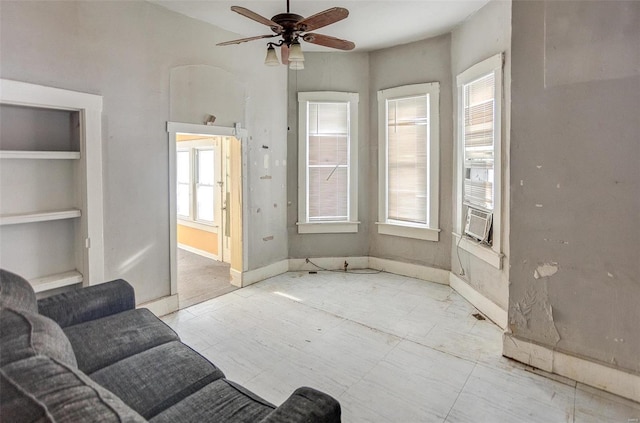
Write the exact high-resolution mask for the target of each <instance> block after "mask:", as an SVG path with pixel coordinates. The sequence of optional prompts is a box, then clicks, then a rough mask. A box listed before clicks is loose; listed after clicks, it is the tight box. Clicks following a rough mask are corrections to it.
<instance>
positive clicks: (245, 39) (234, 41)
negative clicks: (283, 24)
mask: <svg viewBox="0 0 640 423" xmlns="http://www.w3.org/2000/svg"><path fill="white" fill-rule="evenodd" d="M277 36H278V34H269V35H258V36H255V37H249V38H240V39H238V40H231V41H225V42H223V43H218V44H216V45H217V46H229V45H231V44H240V43H246V42H247V41H253V40H259V39H262V38H273V37H277Z"/></svg>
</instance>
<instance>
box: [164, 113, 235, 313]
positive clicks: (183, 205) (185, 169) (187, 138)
mask: <svg viewBox="0 0 640 423" xmlns="http://www.w3.org/2000/svg"><path fill="white" fill-rule="evenodd" d="M189 126H190V128H186V129H188V130H189V131H188V132H187V131H184V132H183V131H179V132H178V131H176V132H172V131H170V135H171V136H170V139H171V142H170V146H171V149H172V155H171V156H172V166H170V168H171V179H172V188H173V189H172V190H171V199H172V201H171V203H172V207H171V213H172V218H171V225H172V228H171V233H172V236H171V242H172V246H171V255H172V284H171V286H172V294H174V293H177V294H178V306H179V308H180V309H182V308H185V307H189V306H191V305H194V304H197V303H200V302H203V301H206V300H209V299H211V298H215V297H217V296H220V295H223V294H226V293H228V292H231V291H233V290H235V289H238V286H236V285H237V283H236V285H234V284H233V278H232V274H234V273H237V272H239V271H240V272H241V270H242V157H241V154H242V149H241V141H240V139H239V138H237V137H236V136H234V135H233V134H231V133H230V131H232V128H222V127H210V126H200V125H189Z"/></svg>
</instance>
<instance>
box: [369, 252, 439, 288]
mask: <svg viewBox="0 0 640 423" xmlns="http://www.w3.org/2000/svg"><path fill="white" fill-rule="evenodd" d="M369 268H370V269H375V270H382V271H385V272H389V273H393V274H396V275H401V276H408V277H411V278H416V279H421V280H423V281H429V282H436V283H441V284H443V285H449V273H450V272H449V271H448V270H442V269H436V268H435V267H428V266H422V265H419V264H412V263H403V262H400V261H394V260H387V259H382V258H378V257H369Z"/></svg>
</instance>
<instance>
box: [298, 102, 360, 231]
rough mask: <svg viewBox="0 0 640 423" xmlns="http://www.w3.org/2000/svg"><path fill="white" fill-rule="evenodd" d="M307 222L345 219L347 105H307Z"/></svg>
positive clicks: (347, 152)
mask: <svg viewBox="0 0 640 423" xmlns="http://www.w3.org/2000/svg"><path fill="white" fill-rule="evenodd" d="M307 105H308V126H307V127H308V136H307V163H308V166H307V172H308V175H307V207H308V220H309V221H310V222H313V221H347V220H348V219H349V141H350V140H349V103H348V102H340V103H328V102H308V103H307Z"/></svg>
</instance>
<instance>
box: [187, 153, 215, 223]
mask: <svg viewBox="0 0 640 423" xmlns="http://www.w3.org/2000/svg"><path fill="white" fill-rule="evenodd" d="M191 151H192V153H191V158H192V161H191V163H192V168H193V174H192V177H193V180H192V184H191V189H192V191H193V193H192V196H193V204H192V208H193V212H192V220H194V221H195V222H198V223H201V224H203V225H217V224H218V223H219V222H218V219H216V217H217V216H216V206H218V198H217V195H216V194H217V192H216V185H217V184H216V182H215V179H216V170H217V169H216V168H215V164H216V154H217V152H216V148H215V146H214V145H210V146H209V145H207V146H195V147H192V149H191ZM203 151H210V152H211V153H212V154H213V156H212V158H213V173H212V176H213V179H214V181H213V183H212V184H211V185H209V184H203V183H202V182H200V178H201V176H200V153H201V152H203ZM201 186H202V187H211V189H212V192H213V195H212V197H213V205H212V209H213V220H207V219H202V218H201V217H200V213H199V210H198V188H200V187H201Z"/></svg>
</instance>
